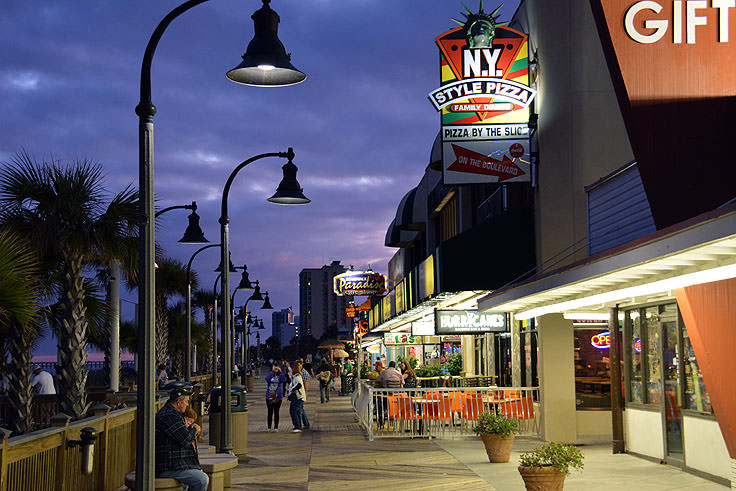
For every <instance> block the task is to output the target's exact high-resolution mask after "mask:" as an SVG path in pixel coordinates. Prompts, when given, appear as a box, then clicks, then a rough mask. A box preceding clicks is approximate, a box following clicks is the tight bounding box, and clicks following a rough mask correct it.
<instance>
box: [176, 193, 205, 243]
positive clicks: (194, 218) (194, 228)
mask: <svg viewBox="0 0 736 491" xmlns="http://www.w3.org/2000/svg"><path fill="white" fill-rule="evenodd" d="M192 205H193V206H194V209H193V210H192V213H190V214H189V217H188V218H189V225H187V229H186V230H185V231H184V235H183V236H182V238H181V239H179V240H178V241H177V242H179V243H180V244H206V243H208V242H209V240H207V238H206V237H205V236H204V232H202V228H201V227H200V226H199V215H197V208H196V207H197V204H196V202H194V201H193V202H192Z"/></svg>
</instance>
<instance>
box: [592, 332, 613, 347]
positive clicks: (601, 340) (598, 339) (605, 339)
mask: <svg viewBox="0 0 736 491" xmlns="http://www.w3.org/2000/svg"><path fill="white" fill-rule="evenodd" d="M590 344H591V345H593V347H594V348H598V349H608V348H610V347H611V331H604V332H599V333H598V334H594V335H593V337H592V338H590Z"/></svg>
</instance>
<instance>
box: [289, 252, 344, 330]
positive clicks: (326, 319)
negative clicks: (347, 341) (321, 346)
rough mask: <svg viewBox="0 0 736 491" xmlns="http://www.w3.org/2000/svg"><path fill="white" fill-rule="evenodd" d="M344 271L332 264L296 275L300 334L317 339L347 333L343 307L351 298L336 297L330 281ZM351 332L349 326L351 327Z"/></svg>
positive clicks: (342, 267)
mask: <svg viewBox="0 0 736 491" xmlns="http://www.w3.org/2000/svg"><path fill="white" fill-rule="evenodd" d="M345 271H347V268H345V266H343V265H342V264H340V261H332V263H330V264H329V265H326V266H322V267H321V268H305V269H303V270H301V272H300V273H299V314H300V315H299V317H300V320H301V325H300V327H301V332H303V333H304V335H305V336H308V335H312V336H313V337H314V338H316V339H320V338H321V337H322V336H323V335H324V334H325V333H327V335H328V337H336V336H338V334H344V333H347V332H348V323H347V319H346V318H345V306H346V305H347V303H348V301H349V300H350V297H338V296H337V295H335V292H334V291H333V290H332V278H334V277H335V275H338V274H340V273H344V272H345ZM350 329H352V325H351V326H350Z"/></svg>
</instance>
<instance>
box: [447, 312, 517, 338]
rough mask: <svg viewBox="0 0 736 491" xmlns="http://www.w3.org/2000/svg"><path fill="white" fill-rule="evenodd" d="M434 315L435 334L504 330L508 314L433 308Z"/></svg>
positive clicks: (481, 332) (480, 332)
mask: <svg viewBox="0 0 736 491" xmlns="http://www.w3.org/2000/svg"><path fill="white" fill-rule="evenodd" d="M434 315H435V330H436V332H437V334H483V333H487V332H506V330H507V327H508V316H507V314H506V313H505V312H478V311H477V310H435V311H434Z"/></svg>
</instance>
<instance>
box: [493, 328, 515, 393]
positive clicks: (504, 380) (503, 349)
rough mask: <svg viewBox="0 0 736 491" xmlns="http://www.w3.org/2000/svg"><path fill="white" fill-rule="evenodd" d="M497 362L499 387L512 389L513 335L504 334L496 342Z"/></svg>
mask: <svg viewBox="0 0 736 491" xmlns="http://www.w3.org/2000/svg"><path fill="white" fill-rule="evenodd" d="M495 352H496V353H495V354H496V356H495V361H496V374H497V375H498V385H499V386H500V387H511V385H512V381H511V334H510V333H502V334H499V335H497V336H496V340H495Z"/></svg>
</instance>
